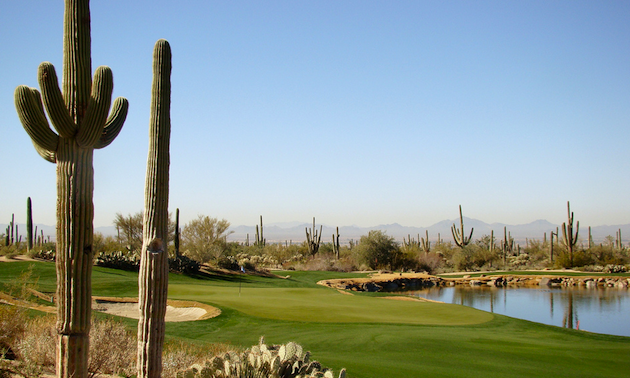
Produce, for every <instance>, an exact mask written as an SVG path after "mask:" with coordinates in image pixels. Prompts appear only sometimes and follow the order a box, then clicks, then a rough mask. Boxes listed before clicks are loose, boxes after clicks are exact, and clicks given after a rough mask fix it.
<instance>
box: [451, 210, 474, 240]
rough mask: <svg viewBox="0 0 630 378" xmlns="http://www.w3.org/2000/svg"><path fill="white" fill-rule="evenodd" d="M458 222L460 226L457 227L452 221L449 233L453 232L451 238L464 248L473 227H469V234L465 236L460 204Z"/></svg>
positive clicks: (470, 236)
mask: <svg viewBox="0 0 630 378" xmlns="http://www.w3.org/2000/svg"><path fill="white" fill-rule="evenodd" d="M459 222H460V228H459V229H457V227H455V223H453V226H452V227H451V233H452V234H453V240H454V241H455V244H457V246H458V247H460V248H464V247H465V246H467V245H468V244H469V243H470V240H471V238H472V234H473V230H474V228H471V229H470V235H468V237H466V235H465V234H464V217H463V216H462V205H459Z"/></svg>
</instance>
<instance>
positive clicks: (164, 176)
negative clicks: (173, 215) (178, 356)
mask: <svg viewBox="0 0 630 378" xmlns="http://www.w3.org/2000/svg"><path fill="white" fill-rule="evenodd" d="M170 104H171V48H170V46H169V44H168V42H167V41H166V40H163V39H161V40H159V41H157V43H156V44H155V48H154V50H153V88H152V93H151V121H150V125H149V157H148V159H147V176H146V184H145V193H144V196H145V197H144V198H145V199H144V220H143V222H144V227H143V245H142V257H141V261H140V274H139V278H138V281H139V282H138V284H139V299H138V301H139V303H138V304H139V307H140V319H139V321H138V377H139V378H157V377H160V376H161V374H162V345H163V343H164V329H165V322H164V316H165V314H166V297H167V289H168V250H167V244H168V189H169V187H168V180H169V161H170V158H169V142H170V134H171V119H170Z"/></svg>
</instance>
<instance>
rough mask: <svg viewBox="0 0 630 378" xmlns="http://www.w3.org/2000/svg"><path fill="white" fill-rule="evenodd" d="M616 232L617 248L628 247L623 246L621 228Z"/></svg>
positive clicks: (621, 249)
mask: <svg viewBox="0 0 630 378" xmlns="http://www.w3.org/2000/svg"><path fill="white" fill-rule="evenodd" d="M589 230H590V227H589ZM615 234H616V239H615V248H617V249H618V250H620V251H623V250H625V249H626V247H624V246H623V241H622V240H621V228H620V229H619V230H617V232H616V233H615Z"/></svg>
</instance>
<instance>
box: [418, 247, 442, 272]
mask: <svg viewBox="0 0 630 378" xmlns="http://www.w3.org/2000/svg"><path fill="white" fill-rule="evenodd" d="M443 265H444V258H443V257H442V256H441V255H440V254H439V253H438V252H428V253H427V252H422V253H420V254H419V255H418V270H420V271H425V272H427V273H429V274H434V273H436V272H437V271H438V270H439V269H440V268H442V266H443Z"/></svg>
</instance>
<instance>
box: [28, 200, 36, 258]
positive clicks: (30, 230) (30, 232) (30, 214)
mask: <svg viewBox="0 0 630 378" xmlns="http://www.w3.org/2000/svg"><path fill="white" fill-rule="evenodd" d="M35 233H36V234H37V232H35ZM31 249H33V209H32V207H31V197H28V199H27V200H26V250H27V251H29V252H30V251H31Z"/></svg>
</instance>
